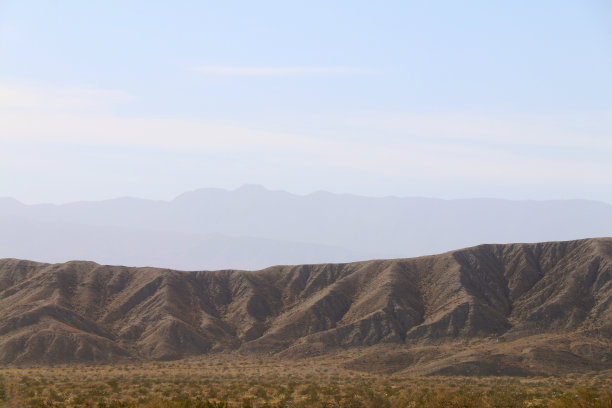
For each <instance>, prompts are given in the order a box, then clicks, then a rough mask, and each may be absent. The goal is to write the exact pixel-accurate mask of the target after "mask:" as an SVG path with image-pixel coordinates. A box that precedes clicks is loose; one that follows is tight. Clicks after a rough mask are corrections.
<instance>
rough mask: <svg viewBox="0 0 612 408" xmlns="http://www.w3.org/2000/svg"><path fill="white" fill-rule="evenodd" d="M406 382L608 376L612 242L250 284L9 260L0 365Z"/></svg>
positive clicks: (311, 269) (494, 250)
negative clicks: (214, 366) (243, 364)
mask: <svg viewBox="0 0 612 408" xmlns="http://www.w3.org/2000/svg"><path fill="white" fill-rule="evenodd" d="M224 351H230V352H233V353H236V352H238V353H244V354H249V355H261V354H265V355H266V356H269V355H273V356H276V357H278V358H285V359H290V358H296V357H307V356H316V355H329V356H335V357H336V358H341V361H343V364H346V366H347V367H350V368H355V369H360V370H368V371H385V372H404V373H410V374H441V375H448V374H478V375H502V374H503V375H550V374H564V373H570V372H592V371H602V370H609V369H611V368H612V238H601V239H587V240H577V241H569V242H548V243H539V244H508V245H481V246H477V247H473V248H467V249H462V250H456V251H452V252H448V253H444V254H441V255H433V256H425V257H419V258H412V259H395V260H378V261H366V262H355V263H345V264H320V265H300V266H275V267H270V268H267V269H264V270H260V271H255V272H245V271H235V270H225V271H215V272H211V271H202V272H179V271H174V270H168V269H156V268H127V267H122V266H101V265H98V264H96V263H93V262H84V261H74V262H68V263H62V264H43V263H36V262H31V261H22V260H16V259H3V260H0V363H2V364H50V363H53V364H55V363H71V362H80V363H91V362H118V361H125V360H171V359H178V358H183V357H188V356H197V355H201V354H205V353H211V352H224Z"/></svg>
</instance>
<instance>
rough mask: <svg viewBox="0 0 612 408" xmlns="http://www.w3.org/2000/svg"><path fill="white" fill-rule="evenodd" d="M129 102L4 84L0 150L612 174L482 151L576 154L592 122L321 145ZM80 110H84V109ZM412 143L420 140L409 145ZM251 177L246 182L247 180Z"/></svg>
mask: <svg viewBox="0 0 612 408" xmlns="http://www.w3.org/2000/svg"><path fill="white" fill-rule="evenodd" d="M127 97H129V96H128V95H126V94H124V93H122V92H120V91H107V90H103V89H81V88H66V89H59V88H58V89H52V90H50V88H40V89H38V88H36V87H35V86H28V87H25V88H20V87H19V86H10V87H6V86H4V87H3V86H2V84H1V83H0V127H1V129H2V132H0V142H3V141H4V142H11V143H15V142H33V143H39V142H43V143H46V144H55V145H63V146H70V145H73V146H79V145H89V146H110V147H120V146H128V147H130V148H140V149H161V150H164V151H173V152H175V153H177V152H181V151H183V152H205V153H214V154H225V155H228V156H231V155H239V156H240V157H243V158H244V157H250V158H256V161H257V163H259V164H258V165H260V164H261V163H268V165H269V164H270V163H274V164H275V165H276V170H275V171H278V169H289V168H295V166H301V168H302V169H311V168H313V167H316V168H320V169H329V172H330V174H332V173H334V174H336V175H339V174H347V172H348V173H350V172H365V173H367V174H376V175H382V176H385V177H389V178H393V177H398V175H417V174H418V177H419V178H420V179H423V180H441V179H446V180H455V181H459V182H464V181H466V180H470V181H473V182H483V183H484V182H487V181H488V180H490V179H491V178H492V177H494V178H495V179H496V180H499V181H504V180H505V181H509V180H510V181H517V182H518V181H526V182H533V180H534V178H535V179H536V180H538V181H539V182H547V183H548V182H559V183H560V182H574V183H581V182H582V181H583V180H589V181H590V182H599V183H608V182H609V181H610V176H609V175H610V174H612V163H611V162H610V161H609V160H605V159H604V160H601V159H600V160H594V159H593V158H592V157H591V156H588V157H572V156H570V157H557V156H554V155H553V156H551V155H545V154H541V153H538V152H529V151H525V150H508V149H504V148H503V147H502V148H500V147H499V146H495V145H490V144H488V143H477V142H478V141H485V140H490V139H491V138H495V135H501V140H504V141H512V140H515V141H517V140H518V141H520V144H522V143H523V142H524V141H525V140H526V139H528V138H532V139H533V140H536V139H537V136H538V135H540V137H541V139H540V142H542V143H545V144H546V145H553V146H554V145H555V144H556V143H557V140H559V139H560V140H562V141H563V145H565V146H569V147H574V146H579V142H578V139H577V135H578V134H582V135H583V136H586V135H588V134H590V133H591V132H589V131H588V130H585V131H582V130H583V129H585V128H584V127H582V126H578V125H585V124H586V120H584V121H579V122H571V123H573V124H575V125H576V127H577V128H578V130H576V131H574V130H572V132H571V133H569V134H567V133H562V132H561V130H562V129H557V128H552V129H549V128H548V126H549V125H550V124H549V120H547V121H545V123H544V124H542V123H540V124H539V125H538V123H539V122H537V121H535V119H533V121H534V122H529V123H530V125H531V126H530V127H531V128H533V129H535V133H536V134H534V133H527V130H528V129H526V128H525V127H524V126H519V127H515V126H513V124H514V123H516V122H517V121H516V120H511V121H507V120H506V121H505V120H502V119H500V118H497V119H495V118H492V119H491V120H493V122H492V124H488V125H487V126H484V124H486V123H488V122H486V121H483V120H482V118H471V119H470V117H469V116H468V117H454V116H446V117H445V116H440V117H436V118H431V117H425V118H418V117H413V118H396V117H394V116H391V117H385V118H382V119H381V118H370V120H365V119H364V120H363V121H360V122H358V123H356V124H353V125H356V126H355V127H359V128H361V129H360V130H358V131H360V132H365V133H367V135H368V137H362V138H345V139H340V138H336V137H327V138H320V137H315V136H312V135H301V134H295V133H292V132H291V131H287V132H271V131H266V130H261V129H254V128H248V127H239V126H231V125H226V124H219V123H211V122H207V121H203V120H200V119H195V118H180V117H166V118H164V117H155V118H151V117H140V116H129V115H116V114H114V113H113V111H112V109H108V106H109V105H112V104H114V103H118V101H123V100H124V99H125V98H127ZM82 106H87V107H88V108H87V109H81V107H82ZM536 125H537V126H536ZM483 127H484V128H485V131H483V130H482V128H483ZM388 128H391V129H396V130H397V131H398V132H399V133H400V134H403V135H405V136H406V137H387V136H385V133H386V132H385V130H386V129H388ZM479 129H480V130H479ZM606 129H608V128H606V127H605V126H604V127H603V128H601V129H599V128H598V130H600V131H602V132H603V131H604V130H606ZM410 134H414V135H422V136H424V137H411V136H409V135H410ZM542 134H544V135H545V136H544V137H542V136H541V135H542ZM602 134H603V133H602ZM374 135H376V138H374ZM391 136H393V135H391ZM451 137H456V138H457V139H456V140H457V143H440V140H439V139H440V138H451ZM606 140H607V139H605V138H603V137H594V138H593V139H592V140H591V139H589V140H587V146H591V147H593V146H594V147H595V148H597V149H599V150H601V149H606V148H609V147H610V144H609V142H607V141H606ZM223 165H227V166H229V165H230V164H223ZM250 171H253V169H250V170H249V172H250ZM241 174H242V173H241ZM249 174H250V173H245V174H244V177H245V179H248V177H247V176H248V175H249ZM338 177H339V176H338Z"/></svg>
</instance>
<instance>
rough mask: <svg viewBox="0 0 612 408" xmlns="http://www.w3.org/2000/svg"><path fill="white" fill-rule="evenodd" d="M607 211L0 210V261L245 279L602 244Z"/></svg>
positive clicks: (370, 200)
mask: <svg viewBox="0 0 612 408" xmlns="http://www.w3.org/2000/svg"><path fill="white" fill-rule="evenodd" d="M610 231H612V205H610V204H607V203H603V202H597V201H588V200H552V201H533V200H522V201H512V200H501V199H486V198H473V199H457V200H443V199H435V198H422V197H378V198H375V197H363V196H357V195H349V194H334V193H327V192H317V193H312V194H308V195H295V194H291V193H288V192H283V191H271V190H267V189H265V188H264V187H261V186H254V185H245V186H243V187H241V188H238V189H236V190H231V191H229V190H221V189H210V188H208V189H200V190H195V191H192V192H188V193H184V194H182V195H180V196H178V197H176V198H175V199H173V200H170V201H155V200H146V199H137V198H118V199H112V200H106V201H91V202H74V203H67V204H61V205H53V204H35V205H25V204H22V203H20V202H18V201H16V200H14V199H3V198H0V257H2V258H5V257H10V258H21V259H33V260H37V261H42V262H49V263H59V262H66V261H69V260H72V259H87V260H90V261H94V262H97V263H101V264H112V265H126V266H157V267H164V268H171V269H183V270H184V269H189V270H202V269H208V270H210V269H222V268H231V269H248V270H257V269H262V268H265V267H268V266H271V265H279V264H319V263H330V262H331V263H337V262H353V261H359V260H367V259H373V258H381V259H389V258H398V257H402V258H403V257H412V256H421V255H428V254H436V253H441V252H446V251H450V250H454V249H456V248H463V247H468V246H473V245H477V244H480V243H486V242H489V243H492V242H543V241H551V240H555V241H556V240H574V239H584V238H589V237H598V236H609V235H610Z"/></svg>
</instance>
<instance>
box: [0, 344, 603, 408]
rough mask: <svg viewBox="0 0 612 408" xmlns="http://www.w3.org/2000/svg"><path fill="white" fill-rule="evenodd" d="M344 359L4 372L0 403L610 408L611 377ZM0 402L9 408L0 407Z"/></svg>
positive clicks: (175, 407) (228, 358)
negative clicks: (361, 363)
mask: <svg viewBox="0 0 612 408" xmlns="http://www.w3.org/2000/svg"><path fill="white" fill-rule="evenodd" d="M341 360H342V359H338V358H331V359H330V358H321V357H315V358H309V359H300V360H286V359H279V358H248V357H246V358H245V357H244V356H236V355H208V356H201V357H193V358H188V359H184V360H180V361H172V362H148V363H135V364H114V365H83V364H79V365H60V366H53V367H51V366H45V367H23V368H16V367H10V368H0V406H10V407H20V408H21V407H56V408H64V407H66V408H67V407H96V408H111V407H113V408H127V407H157V408H161V407H167V408H228V407H231V408H238V407H242V408H250V407H260V408H263V407H268V408H271V407H275V408H281V407H284V408H294V407H295V408H298V407H300V408H306V407H312V408H315V407H316V408H454V407H456V408H483V407H485V408H486V407H503V408H514V407H517V408H518V407H521V408H526V407H539V408H544V407H551V408H576V407H583V408H587V407H589V408H609V407H610V406H612V376H611V375H610V373H609V372H608V373H598V374H595V375H571V376H564V377H465V376H464V377H457V376H427V377H424V376H411V375H405V374H404V375H397V374H391V375H389V374H376V373H365V372H360V371H356V370H350V369H346V368H343V367H342V361H341ZM3 404H4V405H3Z"/></svg>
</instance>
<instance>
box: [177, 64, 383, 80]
mask: <svg viewBox="0 0 612 408" xmlns="http://www.w3.org/2000/svg"><path fill="white" fill-rule="evenodd" d="M185 68H186V69H187V70H189V71H193V72H197V73H199V74H202V75H211V76H252V77H294V76H325V75H367V74H374V73H376V72H377V71H376V70H374V69H369V68H359V67H345V66H328V67H320V66H319V67H317V66H276V67H274V66H267V67H240V66H227V65H205V64H189V65H185Z"/></svg>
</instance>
